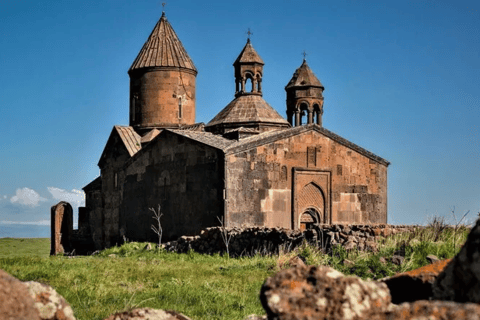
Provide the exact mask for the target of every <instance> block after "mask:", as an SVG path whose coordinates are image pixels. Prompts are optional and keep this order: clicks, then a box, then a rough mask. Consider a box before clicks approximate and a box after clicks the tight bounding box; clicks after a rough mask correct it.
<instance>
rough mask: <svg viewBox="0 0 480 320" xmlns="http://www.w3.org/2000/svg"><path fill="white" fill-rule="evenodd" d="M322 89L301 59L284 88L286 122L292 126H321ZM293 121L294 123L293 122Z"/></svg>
mask: <svg viewBox="0 0 480 320" xmlns="http://www.w3.org/2000/svg"><path fill="white" fill-rule="evenodd" d="M323 90H325V88H324V87H323V85H322V83H321V82H320V81H319V80H318V79H317V77H316V76H315V74H314V73H313V71H312V70H311V69H310V67H309V66H308V64H307V60H305V59H303V63H302V65H301V66H300V67H299V68H298V69H297V70H295V73H294V74H293V77H292V79H291V80H290V82H289V83H288V84H287V86H286V87H285V91H287V120H288V122H289V123H290V124H291V125H292V126H295V127H297V126H301V125H304V124H311V123H316V124H318V125H320V126H321V125H322V116H323ZM294 121H295V122H294Z"/></svg>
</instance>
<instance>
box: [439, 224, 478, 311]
mask: <svg viewBox="0 0 480 320" xmlns="http://www.w3.org/2000/svg"><path fill="white" fill-rule="evenodd" d="M433 297H434V299H436V300H451V301H457V302H474V303H480V219H479V220H477V223H476V224H475V226H474V227H473V228H472V230H471V231H470V233H469V234H468V237H467V241H466V242H465V244H464V245H463V247H462V249H461V250H460V252H459V253H458V254H457V255H456V256H455V257H454V258H453V259H452V261H451V262H450V264H449V265H448V266H447V267H446V268H445V270H443V272H442V273H440V274H439V275H438V277H437V279H436V281H435V283H434V284H433Z"/></svg>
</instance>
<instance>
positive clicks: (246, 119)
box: [207, 95, 290, 127]
mask: <svg viewBox="0 0 480 320" xmlns="http://www.w3.org/2000/svg"><path fill="white" fill-rule="evenodd" d="M233 123H239V124H241V123H274V124H281V125H285V126H290V124H289V123H288V121H287V120H285V119H284V118H283V117H282V116H281V115H279V114H278V112H277V111H275V109H273V108H272V107H271V106H270V105H269V104H268V103H267V102H266V101H265V100H264V99H263V98H262V97H261V96H259V95H241V96H238V97H237V98H235V99H234V100H233V101H232V102H230V103H229V104H228V105H227V106H226V107H225V108H223V110H222V111H220V112H219V113H218V114H217V115H216V116H215V117H214V118H213V119H212V120H211V121H210V122H209V123H208V124H207V127H211V126H215V125H219V124H233Z"/></svg>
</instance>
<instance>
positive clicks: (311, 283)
mask: <svg viewBox="0 0 480 320" xmlns="http://www.w3.org/2000/svg"><path fill="white" fill-rule="evenodd" d="M260 301H261V302H262V305H263V307H264V309H265V311H266V312H267V316H268V319H278V320H287V319H288V320H296V319H298V320H300V319H302V320H316V319H351V320H355V319H365V317H366V316H367V315H369V314H371V313H372V312H374V311H375V312H384V311H387V310H388V309H389V306H390V293H389V291H388V288H387V285H386V284H384V283H381V282H374V281H363V280H362V279H360V278H358V277H345V276H344V275H343V274H342V273H340V272H338V271H336V270H334V269H332V268H329V267H324V266H320V267H317V266H308V267H306V266H299V267H296V268H291V269H287V270H283V271H280V272H278V273H277V274H275V275H274V276H273V277H270V278H268V279H267V280H266V281H265V283H264V284H263V286H262V289H261V291H260Z"/></svg>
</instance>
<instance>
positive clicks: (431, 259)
mask: <svg viewBox="0 0 480 320" xmlns="http://www.w3.org/2000/svg"><path fill="white" fill-rule="evenodd" d="M426 259H427V261H428V263H434V262H437V261H440V259H438V257H437V256H436V255H433V254H429V255H428V256H427V257H426Z"/></svg>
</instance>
